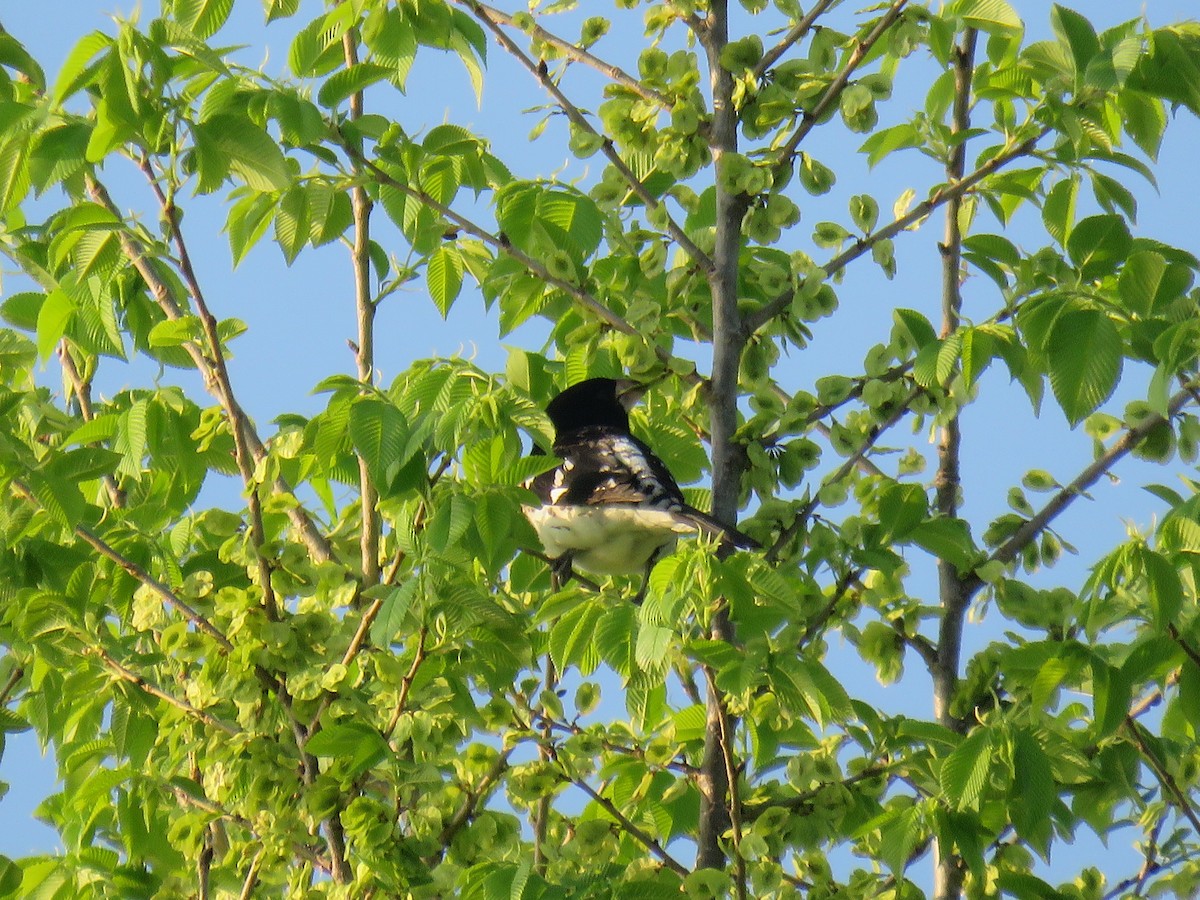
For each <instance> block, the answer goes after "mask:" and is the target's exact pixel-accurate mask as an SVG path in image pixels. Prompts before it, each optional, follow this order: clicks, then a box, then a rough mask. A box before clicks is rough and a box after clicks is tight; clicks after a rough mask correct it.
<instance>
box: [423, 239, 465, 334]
mask: <svg viewBox="0 0 1200 900" xmlns="http://www.w3.org/2000/svg"><path fill="white" fill-rule="evenodd" d="M425 283H426V285H427V286H428V287H429V296H430V297H431V298H432V299H433V303H434V305H435V306H436V307H437V308H438V312H440V313H441V314H442V318H443V319H444V318H446V316H447V315H448V314H449V312H450V307H451V306H452V305H453V303H454V301H455V300H457V299H458V295H459V293H460V292H461V291H462V283H463V260H462V253H460V252H459V250H458V248H457V247H455V246H454V245H452V244H443V245H442V246H440V247H438V248H437V249H436V250H434V251H433V253H431V254H429V262H428V263H426V265H425Z"/></svg>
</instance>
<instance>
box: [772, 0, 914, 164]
mask: <svg viewBox="0 0 1200 900" xmlns="http://www.w3.org/2000/svg"><path fill="white" fill-rule="evenodd" d="M907 4H908V0H895V2H893V3H892V5H891V6H890V7H888V11H887V12H886V13H884V14H883V16H882V17H881V18H880V19H879V21H878V22H876V23H875V27H874V28H872V29H871V31H870V32H869V33H868V34H867V36H866V37H865V38H863V39H862V40H861V41H859V42H858V43H857V44H856V45H855V47H854V50H853V51H851V53H850V58H849V59H847V60H846V64H845V65H844V66H842V70H841V71H840V72H838V74H837V76H836V77H835V78H834V79H833V81H832V82H830V84H829V87H827V88H826V89H825V93H823V94H822V95H821V98H820V99H819V100H818V101H817V103H816V105H815V106H814V107H813V108H812V109H811V110H805V112H804V114H803V115H802V116H801V120H800V125H799V126H798V127H797V128H796V130H795V131H794V132H793V133H792V136H791V137H790V138H788V139H787V142H786V143H785V144H784V145H783V147H781V148H780V150H779V161H778V162H777V163H776V166H777V167H778V168H780V169H785V168H789V169H790V168H791V166H792V162H793V160H794V158H795V155H796V150H797V148H798V147H799V146H800V142H801V141H803V140H804V139H805V138H806V137H808V133H809V132H810V131H812V130H813V127H814V126H815V125H816V124H817V122H818V121H820V119H821V116H823V115H825V112H826V111H827V110H828V109H829V108H830V106H832V105H833V103H834V102H835V101H836V100H837V99H838V97H840V96H841V94H842V91H844V90H845V89H846V85H847V84H849V82H850V76H851V75H853V74H854V71H855V69H857V68H858V67H859V66H860V65H862V61H863V60H864V59H866V57H867V54H868V53H869V52H870V51H871V48H872V47H874V46H875V43H876V42H877V41H878V40H879V39H880V38H881V37H883V36H884V34H886V33H887V30H888V29H889V28H891V27H892V23H894V22H895V21H896V19H898V18H899V17H900V13H901V12H902V11H903V9H904V7H905V6H906V5H907Z"/></svg>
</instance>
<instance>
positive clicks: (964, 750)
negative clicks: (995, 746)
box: [939, 728, 992, 809]
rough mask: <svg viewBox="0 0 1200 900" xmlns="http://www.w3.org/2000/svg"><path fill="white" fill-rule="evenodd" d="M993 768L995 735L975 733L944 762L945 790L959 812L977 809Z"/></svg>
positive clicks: (986, 730) (985, 731) (986, 731)
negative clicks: (960, 810) (993, 738)
mask: <svg viewBox="0 0 1200 900" xmlns="http://www.w3.org/2000/svg"><path fill="white" fill-rule="evenodd" d="M991 768H992V732H991V729H989V728H978V729H976V730H975V731H973V732H972V733H971V734H970V735H968V736H967V738H966V739H965V740H964V741H963V742H962V743H961V744H960V745H959V746H958V749H956V750H955V751H954V752H953V753H951V754H950V755H949V756H948V757H946V760H945V762H943V763H942V769H941V774H940V778H939V780H940V782H941V786H942V791H943V792H945V794H946V796H947V798H949V800H950V801H951V803H952V804H954V806H955V807H957V808H958V809H975V808H977V806H978V803H979V799H980V797H981V796H982V794H983V789H984V787H986V786H987V783H988V773H989V772H990V771H991Z"/></svg>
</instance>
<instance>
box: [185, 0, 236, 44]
mask: <svg viewBox="0 0 1200 900" xmlns="http://www.w3.org/2000/svg"><path fill="white" fill-rule="evenodd" d="M232 10H233V0H175V4H174V12H175V18H176V19H177V20H178V21H179V23H180V24H181V25H183V26H185V27H186V28H187V29H188V30H189V31H191V32H192V34H194V35H195V36H196V37H198V38H200V40H207V39H208V38H210V37H212V36H213V35H214V34H216V33H217V32H218V31H219V30H220V29H221V26H222V25H224V24H225V22H226V20H228V18H229V13H230V12H231V11H232Z"/></svg>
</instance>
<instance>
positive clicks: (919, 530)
mask: <svg viewBox="0 0 1200 900" xmlns="http://www.w3.org/2000/svg"><path fill="white" fill-rule="evenodd" d="M909 540H910V541H911V542H912V543H914V544H916V545H917V546H918V547H920V548H921V549H922V550H925V551H927V552H929V553H932V554H933V555H934V556H935V557H937V558H938V559H944V560H946V561H947V562H948V563H950V564H951V565H953V566H954V568H956V569H958V572H959V574H960V575H965V574H966V573H967V572H969V571H970V570H971V567H972V566H974V565H975V561H976V560H977V559H978V558H979V554H980V551H979V549H978V548H977V547H976V546H975V542H974V541H973V540H972V539H971V531H970V527H969V526H968V525H967V523H966V522H964V521H963V520H962V519H947V518H945V517H944V516H939V517H937V518H934V519H929V520H927V521H925V522H922V523H921V524H920V525H918V526H917V527H916V528H915V529H913V531H912V533H911V534H910V535H909Z"/></svg>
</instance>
